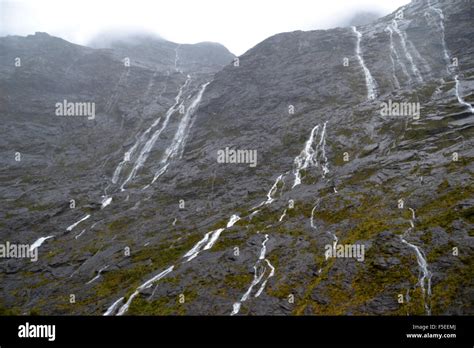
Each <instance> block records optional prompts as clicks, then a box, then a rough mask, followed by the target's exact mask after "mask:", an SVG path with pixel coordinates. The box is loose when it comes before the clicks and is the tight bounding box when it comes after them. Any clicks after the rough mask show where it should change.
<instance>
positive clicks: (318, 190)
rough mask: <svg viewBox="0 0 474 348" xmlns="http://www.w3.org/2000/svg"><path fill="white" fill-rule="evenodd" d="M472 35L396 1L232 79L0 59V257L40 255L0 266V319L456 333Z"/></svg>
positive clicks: (469, 209) (459, 11)
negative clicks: (85, 109) (431, 319)
mask: <svg viewBox="0 0 474 348" xmlns="http://www.w3.org/2000/svg"><path fill="white" fill-rule="evenodd" d="M471 18H472V8H471V6H470V4H469V3H468V2H456V3H448V2H443V1H437V2H435V1H414V2H412V3H411V4H409V5H407V6H405V7H402V8H400V9H399V10H397V11H396V12H394V13H392V14H390V15H388V16H386V17H382V18H380V19H378V20H376V21H375V22H373V23H371V24H368V25H363V26H358V27H356V28H336V29H331V30H324V31H323V30H317V31H309V32H302V31H296V32H291V33H282V34H277V35H275V36H272V37H270V38H268V39H266V40H265V41H263V42H261V43H260V44H258V45H257V46H255V47H254V48H252V49H250V50H249V51H248V52H246V53H245V54H244V55H242V56H240V57H238V59H234V58H235V57H234V56H233V55H232V54H230V53H228V51H226V50H225V49H224V48H223V47H222V46H220V45H217V44H197V45H194V46H189V47H188V46H187V45H180V46H178V45H177V44H174V43H170V42H166V41H164V40H161V39H160V40H158V39H151V38H140V39H137V40H131V42H129V41H126V42H123V41H122V42H116V43H112V44H111V45H110V46H108V48H95V49H93V48H88V47H82V46H77V45H73V44H70V43H68V42H66V41H63V40H61V39H59V38H54V37H50V36H48V35H46V34H37V35H34V36H29V37H26V38H21V37H6V38H1V39H0V47H1V48H0V52H1V56H0V63H1V64H0V66H1V67H2V68H1V70H0V90H1V91H2V93H1V94H0V95H1V96H2V97H1V98H2V101H1V103H0V105H2V107H1V109H0V110H1V111H0V114H1V117H2V122H3V124H4V125H5V126H4V130H5V131H4V133H5V134H4V136H2V142H1V145H0V149H1V151H2V157H1V158H2V161H4V162H3V163H2V164H3V168H5V170H4V171H2V183H3V185H2V187H3V189H2V191H1V192H2V193H1V198H2V202H3V204H2V212H1V214H2V221H3V222H2V230H3V231H4V233H3V235H2V239H4V240H6V241H10V242H16V243H29V244H33V242H35V241H37V242H38V243H37V244H39V243H40V242H42V243H41V245H40V246H39V247H38V248H37V250H38V252H39V259H38V261H37V262H31V261H30V260H17V259H8V260H3V261H2V262H0V268H1V269H2V271H3V272H2V282H1V284H2V285H1V287H2V296H1V298H2V299H3V304H2V306H3V308H4V311H8V313H25V314H28V313H42V314H94V315H100V314H107V315H112V314H118V315H121V314H150V315H158V314H159V315H167V314H180V315H181V314H193V315H195V314H210V315H229V314H234V315H235V314H244V315H245V314H252V315H262V314H266V315H291V314H293V315H321V314H330V315H429V314H435V315H445V314H461V315H468V314H472V313H473V311H472V306H471V304H470V303H471V302H472V301H470V299H471V298H472V296H473V286H472V285H473V284H472V279H473V277H472V271H473V264H472V260H473V257H472V256H473V247H474V244H473V239H472V231H473V230H474V229H473V223H474V221H473V202H474V201H473V185H472V169H473V167H472V158H473V150H472V148H473V147H472V133H473V127H472V125H473V121H474V116H473V115H474V112H473V109H472V106H471V105H472V103H474V95H473V87H474V82H473V76H474V65H473V64H474V62H473V59H472V57H473V47H472V45H470V41H471V40H470V38H471V37H472V36H473V34H474V33H473V31H474V29H473V28H472V26H471V25H470V23H471ZM150 40H151V41H150ZM173 54H174V55H173ZM173 56H174V58H175V59H173ZM16 57H20V58H21V67H20V68H18V67H16V68H15V66H14V65H13V64H12V62H14V60H15V58H16ZM125 58H129V59H130V67H127V66H125V65H124V62H123V59H125ZM223 65H225V66H224V67H223V68H222V66H223ZM63 99H67V100H70V101H78V102H84V101H94V102H95V105H96V110H97V113H96V115H95V118H94V119H88V118H87V117H65V116H61V117H58V116H56V115H55V114H54V112H55V109H54V106H55V105H56V103H57V102H61V101H62V100H63ZM402 103H403V104H402ZM407 103H410V104H409V106H410V107H411V109H408V104H407ZM412 103H413V104H412ZM181 105H182V107H181ZM397 107H399V108H402V111H407V112H406V114H405V115H397V114H396V112H397V111H400V110H401V109H398V110H397V109H396V108H397ZM405 107H406V108H407V109H406V110H403V109H404V108H405ZM418 107H419V112H417V111H418ZM384 110H385V111H387V110H389V111H391V112H392V114H391V115H390V114H387V113H385V114H384V113H383V111H384ZM232 150H241V153H240V154H241V155H242V156H241V158H240V160H242V161H241V162H244V163H222V162H223V160H222V159H223V158H222V155H223V154H227V155H228V156H227V157H225V158H224V160H227V162H233V160H235V159H236V158H235V157H232ZM255 151H256V152H255ZM16 152H20V153H21V156H22V157H21V158H22V159H21V161H15V154H16ZM255 153H256V161H255V157H253V156H254V155H255ZM72 199H73V200H74V203H75V206H74V207H73V208H71V200H72ZM50 236H52V238H49V239H46V240H39V239H40V238H41V237H43V238H46V237H50ZM328 246H329V248H328ZM341 247H342V248H343V249H345V251H344V250H343V251H342V254H341V255H339V256H338V255H337V254H336V255H332V252H333V251H335V250H341V249H340V248H341ZM346 247H348V248H346ZM351 247H356V249H350V248H351ZM333 248H334V249H333ZM349 249H350V250H353V251H354V252H356V251H357V253H356V255H352V256H348V255H347V251H348V250H349ZM350 250H349V251H350ZM334 256H335V257H334ZM342 256H345V257H342ZM71 294H74V295H75V303H73V304H71V303H70V295H71Z"/></svg>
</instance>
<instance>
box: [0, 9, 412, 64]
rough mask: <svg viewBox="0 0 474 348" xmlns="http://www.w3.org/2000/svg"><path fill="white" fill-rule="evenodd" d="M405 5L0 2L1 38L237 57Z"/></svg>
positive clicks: (382, 13)
mask: <svg viewBox="0 0 474 348" xmlns="http://www.w3.org/2000/svg"><path fill="white" fill-rule="evenodd" d="M408 1H409V0H383V1H381V0H351V1H346V0H333V1H330V2H328V1H324V0H294V1H291V2H290V1H285V0H259V1H254V0H241V1H239V2H236V3H227V2H222V1H216V0H200V1H194V0H181V1H174V0H159V1H147V0H136V1H133V2H130V1H126V0H100V1H95V0H68V1H62V0H41V2H38V1H37V0H0V16H1V17H0V19H1V20H0V35H2V36H3V35H28V34H33V33H35V32H37V31H41V32H47V33H49V34H51V35H54V36H59V37H61V38H63V39H66V40H68V41H70V42H73V43H76V44H81V45H87V44H88V43H89V42H90V41H91V40H92V39H94V38H95V37H97V36H98V35H100V34H101V33H104V32H110V31H114V32H122V33H127V32H128V33H129V32H145V33H153V34H155V35H159V36H161V37H163V38H165V39H167V40H169V41H173V42H179V43H198V42H202V41H213V42H219V43H221V44H223V45H225V46H226V47H227V48H228V49H229V50H230V51H231V52H233V53H234V54H238V55H240V54H242V53H244V52H245V51H247V50H248V49H250V48H251V47H253V46H255V45H256V44H257V43H259V42H260V41H262V40H264V39H265V38H267V37H269V36H271V35H274V34H275V33H280V32H286V31H294V30H314V29H328V28H332V27H335V26H339V25H341V23H342V21H344V20H345V19H346V18H349V17H351V16H352V15H353V14H355V13H357V12H359V11H370V12H376V13H380V14H381V15H385V14H388V13H389V12H391V11H394V10H395V9H396V8H398V7H399V6H402V5H404V4H406V3H408ZM19 18H21V20H18V19H19Z"/></svg>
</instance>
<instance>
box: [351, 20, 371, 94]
mask: <svg viewBox="0 0 474 348" xmlns="http://www.w3.org/2000/svg"><path fill="white" fill-rule="evenodd" d="M352 31H353V32H354V33H355V34H356V36H357V43H356V55H357V59H358V60H359V63H360V65H361V67H362V69H363V70H364V75H365V85H366V86H367V99H368V100H374V99H375V98H376V97H377V92H376V83H375V80H374V78H373V77H372V74H371V73H370V70H369V69H368V68H367V66H366V65H365V62H364V58H362V53H361V48H360V41H361V40H362V33H361V32H359V31H358V30H357V28H356V27H355V26H353V27H352Z"/></svg>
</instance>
